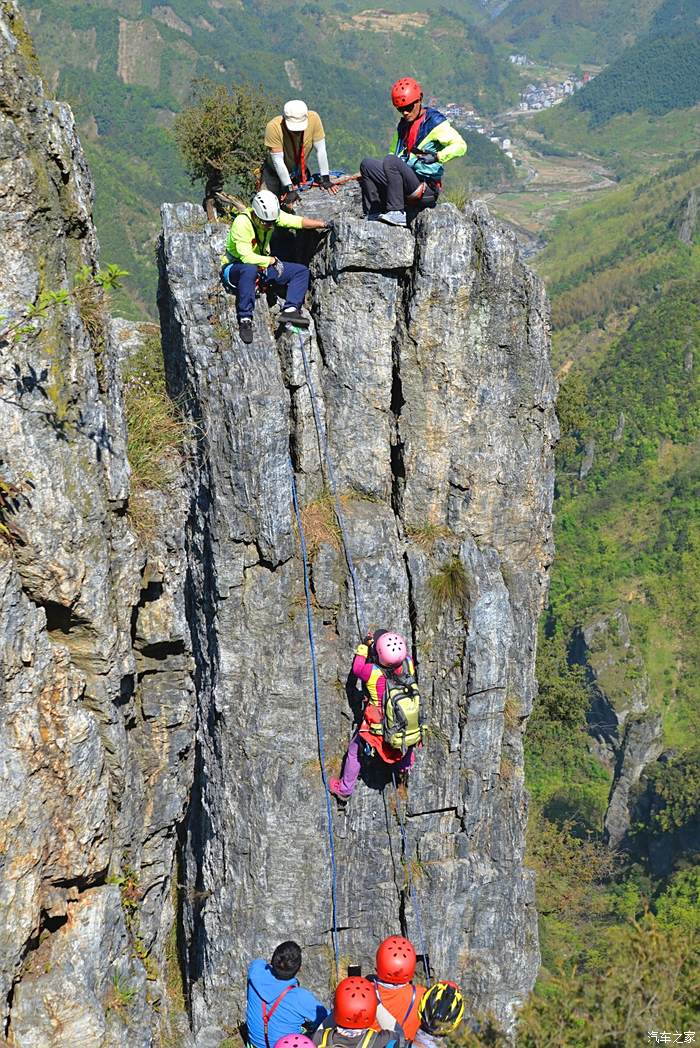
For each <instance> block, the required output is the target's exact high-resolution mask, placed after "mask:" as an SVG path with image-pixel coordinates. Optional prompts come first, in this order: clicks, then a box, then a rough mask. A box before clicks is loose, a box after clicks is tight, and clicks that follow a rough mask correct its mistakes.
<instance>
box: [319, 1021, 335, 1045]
mask: <svg viewBox="0 0 700 1048" xmlns="http://www.w3.org/2000/svg"><path fill="white" fill-rule="evenodd" d="M332 1033H333V1027H332V1026H327V1027H326V1028H325V1030H324V1031H323V1037H322V1038H321V1043H320V1044H319V1048H326V1046H327V1044H328V1040H329V1038H330V1036H331V1034H332Z"/></svg>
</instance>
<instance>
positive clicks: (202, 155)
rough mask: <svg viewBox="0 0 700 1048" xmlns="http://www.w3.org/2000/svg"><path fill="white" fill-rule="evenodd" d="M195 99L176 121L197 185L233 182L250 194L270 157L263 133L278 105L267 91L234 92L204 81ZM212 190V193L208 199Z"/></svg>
mask: <svg viewBox="0 0 700 1048" xmlns="http://www.w3.org/2000/svg"><path fill="white" fill-rule="evenodd" d="M193 86H194V96H195V97H194V101H193V103H192V105H190V106H188V107H187V108H186V109H183V111H182V112H181V113H179V114H178V116H177V117H176V119H175V125H174V134H175V141H176V142H177V145H178V147H179V149H180V153H181V155H182V160H183V163H184V166H185V170H186V171H187V174H188V175H189V176H190V179H191V180H192V182H193V183H194V182H199V181H204V182H205V183H207V186H208V187H211V186H212V185H213V184H217V183H221V184H223V182H227V181H230V182H232V183H233V184H234V185H235V187H236V189H237V190H238V191H239V192H241V193H243V194H245V195H250V193H252V192H253V191H254V190H255V184H256V178H255V170H256V168H259V167H260V165H261V164H262V162H263V160H264V159H265V147H264V145H263V139H262V134H261V129H262V128H264V127H265V125H266V123H267V121H268V120H269V118H270V116H271V115H272V112H273V111H274V108H275V107H274V103H273V101H272V99H271V98H269V97H268V95H267V94H266V93H265V91H264V90H263V88H262V87H253V86H252V85H250V84H234V85H232V86H231V87H230V88H228V87H224V86H223V85H222V84H215V83H213V82H212V81H211V80H207V79H201V80H197V81H195V82H194V85H193ZM208 193H209V189H207V195H208Z"/></svg>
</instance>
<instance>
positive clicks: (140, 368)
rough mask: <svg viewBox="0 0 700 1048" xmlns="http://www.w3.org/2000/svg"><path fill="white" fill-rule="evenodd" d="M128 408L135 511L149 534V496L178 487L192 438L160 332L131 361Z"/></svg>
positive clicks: (138, 523)
mask: <svg viewBox="0 0 700 1048" xmlns="http://www.w3.org/2000/svg"><path fill="white" fill-rule="evenodd" d="M124 407H125V412H126V425H127V456H128V459H129V464H130V466H131V476H132V492H133V494H132V498H131V500H130V504H129V512H130V516H131V518H132V520H133V522H134V526H135V527H136V529H137V531H139V532H140V533H141V534H147V533H148V532H149V530H151V529H152V527H153V526H154V523H155V522H154V519H153V511H152V509H151V507H150V505H149V503H148V500H147V498H145V497H144V495H143V493H144V492H147V491H164V490H166V489H167V487H168V486H169V485H170V484H171V483H172V481H173V480H174V479H175V477H176V475H177V471H178V467H179V459H180V455H181V453H182V450H183V448H184V444H185V441H186V438H187V435H188V426H187V423H186V422H185V419H184V418H183V416H182V414H181V412H180V410H179V409H178V407H177V405H176V404H175V403H174V401H172V400H171V399H170V397H169V396H168V393H167V390H166V388H165V374H164V371H163V354H162V349H161V344H160V336H159V335H158V334H156V333H155V332H153V333H150V334H148V335H147V337H146V338H145V339H144V341H143V344H142V346H141V348H140V349H139V351H138V352H137V353H136V354H135V355H134V356H133V357H132V358H131V360H130V362H129V368H128V371H127V374H126V375H125V385H124Z"/></svg>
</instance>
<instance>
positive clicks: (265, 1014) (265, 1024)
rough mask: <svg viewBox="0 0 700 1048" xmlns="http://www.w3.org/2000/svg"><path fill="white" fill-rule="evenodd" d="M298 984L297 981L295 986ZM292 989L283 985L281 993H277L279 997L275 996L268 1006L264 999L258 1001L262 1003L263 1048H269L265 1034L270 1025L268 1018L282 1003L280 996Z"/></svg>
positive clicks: (268, 1041) (268, 1039)
mask: <svg viewBox="0 0 700 1048" xmlns="http://www.w3.org/2000/svg"><path fill="white" fill-rule="evenodd" d="M298 985H299V984H298V983H297V986H298ZM293 989H294V987H293V986H285V988H284V989H283V990H282V993H281V994H280V995H279V997H275V999H274V1001H273V1002H272V1004H271V1005H270V1007H269V1008H268V1007H267V1005H266V1004H265V1002H264V1001H261V1002H260V1003H261V1005H262V1021H263V1033H264V1035H265V1048H270V1038H269V1037H268V1035H267V1030H268V1027H269V1025H270V1019H271V1018H272V1016H273V1015H274V1014H275V1012H276V1010H277V1006H278V1005H279V1004H281V1003H282V998H283V997H284V996H285V995H286V994H288V993H289V991H290V990H293Z"/></svg>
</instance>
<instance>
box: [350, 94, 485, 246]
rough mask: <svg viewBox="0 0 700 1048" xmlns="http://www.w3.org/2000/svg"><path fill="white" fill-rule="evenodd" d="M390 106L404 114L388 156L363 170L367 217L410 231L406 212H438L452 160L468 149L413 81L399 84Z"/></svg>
mask: <svg viewBox="0 0 700 1048" xmlns="http://www.w3.org/2000/svg"><path fill="white" fill-rule="evenodd" d="M391 101H392V103H393V105H394V108H395V109H397V110H398V112H399V113H400V114H401V119H400V120H399V123H398V125H397V128H396V134H395V135H394V138H393V140H392V142H391V145H390V147H389V154H388V155H387V156H385V157H384V158H383V159H382V160H376V159H375V158H374V157H367V158H366V159H365V160H363V161H362V163H361V164H360V188H361V190H362V205H363V210H364V213H365V216H366V217H367V218H369V219H375V218H376V219H379V221H380V222H388V223H389V225H392V226H405V225H406V210H407V208H411V209H412V210H415V211H420V210H421V209H422V208H425V207H434V206H435V204H436V203H437V198H438V195H439V193H440V190H441V189H442V182H441V179H442V173H443V171H444V167H445V164H446V163H447V162H448V160H454V158H455V157H458V156H464V154H465V153H466V151H467V143H466V142H465V141H464V139H463V138H462V136H461V135H460V133H459V131H457V130H456V129H455V128H454V127H452V125H451V124H450V122H449V120H448V119H447V117H445V116H443V114H442V113H441V112H440V111H439V110H438V109H433V108H432V106H424V105H423V89H422V87H421V86H420V84H419V83H418V82H417V81H416V80H413V79H412V77H408V76H404V77H402V78H401V80H397V81H396V83H395V84H394V86H393V87H392V89H391Z"/></svg>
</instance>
